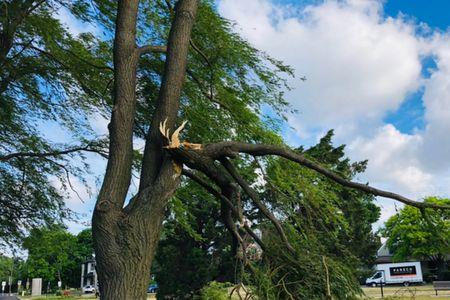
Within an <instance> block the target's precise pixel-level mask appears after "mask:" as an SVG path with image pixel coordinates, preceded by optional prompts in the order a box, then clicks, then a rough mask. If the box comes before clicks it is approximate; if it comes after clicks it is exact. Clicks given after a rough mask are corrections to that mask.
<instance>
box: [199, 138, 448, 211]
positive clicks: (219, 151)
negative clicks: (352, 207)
mask: <svg viewBox="0 0 450 300" xmlns="http://www.w3.org/2000/svg"><path fill="white" fill-rule="evenodd" d="M202 151H203V154H204V155H207V156H209V157H211V158H212V159H220V158H222V157H231V158H234V157H237V156H238V155H239V153H245V154H249V155H252V156H265V155H276V156H280V157H283V158H286V159H288V160H290V161H293V162H296V163H298V164H299V165H301V166H304V167H306V168H308V169H311V170H314V171H316V172H317V173H319V174H322V175H323V176H325V177H327V178H329V179H331V180H333V181H335V182H336V183H338V184H340V185H342V186H345V187H349V188H353V189H357V190H360V191H363V192H366V193H369V194H372V195H374V196H381V197H385V198H390V199H394V200H397V201H399V202H402V203H404V204H407V205H411V206H414V207H417V208H435V209H450V206H449V205H439V204H435V203H426V202H419V201H415V200H412V199H409V198H407V197H404V196H402V195H399V194H396V193H392V192H389V191H384V190H381V189H377V188H374V187H371V186H369V185H367V184H362V183H358V182H353V181H350V180H347V179H344V178H342V177H341V176H339V175H338V174H336V173H334V172H332V171H330V170H328V169H327V168H325V167H323V166H321V165H320V164H318V163H316V162H314V161H312V160H310V159H308V158H306V157H304V156H303V155H302V154H299V153H296V152H294V151H293V150H290V149H287V148H282V147H280V146H275V145H266V144H248V143H241V142H220V143H215V144H207V145H205V147H204V149H202Z"/></svg>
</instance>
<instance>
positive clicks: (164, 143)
mask: <svg viewBox="0 0 450 300" xmlns="http://www.w3.org/2000/svg"><path fill="white" fill-rule="evenodd" d="M55 4H57V5H66V7H67V8H68V9H70V10H72V12H73V13H74V14H75V15H77V16H78V17H80V18H82V19H84V20H89V19H91V18H96V20H97V21H98V24H99V26H101V28H104V29H105V30H106V31H107V32H108V30H111V31H114V37H113V43H112V46H113V47H112V48H113V51H112V56H113V59H112V63H111V64H109V55H108V53H109V52H108V49H109V47H108V44H107V41H106V42H105V43H102V42H100V41H98V40H96V39H95V38H94V37H92V35H83V36H82V37H79V38H78V39H75V40H74V39H71V38H68V37H69V34H68V33H64V34H61V32H60V31H53V30H51V28H53V27H50V26H48V24H54V25H55V18H53V13H54V11H53V10H52V9H51V8H52V7H54V6H52V5H55ZM71 4H73V5H71ZM90 5H93V7H91V6H90ZM12 11H15V13H14V14H11V12H12ZM0 12H1V16H2V22H3V23H2V27H1V28H0V29H1V30H2V33H1V34H2V35H1V42H0V48H1V49H0V63H2V64H9V65H8V68H2V69H0V70H1V71H3V70H6V71H5V72H4V73H2V74H1V76H2V77H1V80H2V83H4V85H5V86H6V89H5V91H4V92H3V93H2V94H1V97H2V98H1V101H2V106H1V107H2V110H3V108H8V109H7V110H4V111H2V113H3V114H5V115H6V116H7V118H6V119H5V120H7V121H5V122H3V121H2V131H3V132H6V133H7V135H2V138H3V137H5V136H6V137H9V138H8V139H5V140H2V144H1V146H2V153H1V155H0V161H1V162H2V165H1V167H2V172H1V174H2V175H3V174H6V175H7V177H8V178H9V179H8V178H6V179H2V182H8V187H9V190H8V192H7V193H6V196H2V197H11V199H9V198H0V200H2V202H4V203H5V204H10V203H15V202H14V201H17V199H19V201H18V202H16V203H15V205H16V206H14V205H12V206H11V207H12V209H11V211H12V212H16V213H17V212H21V205H22V206H23V205H24V204H28V203H33V202H32V201H34V200H35V199H39V201H38V202H37V203H44V202H45V201H47V202H50V204H53V206H51V208H52V207H53V208H54V207H57V208H58V207H59V208H61V200H60V198H59V201H58V198H57V196H56V194H57V193H56V191H55V189H54V188H53V190H49V187H52V185H51V184H50V178H49V176H50V175H52V174H55V173H57V174H62V176H64V175H65V174H66V171H70V170H68V168H69V167H70V165H68V164H67V162H68V161H67V160H65V159H64V156H63V155H67V154H71V153H77V152H79V151H97V147H96V146H98V143H94V144H93V143H92V142H91V141H86V139H81V141H82V142H83V143H80V144H78V145H77V146H70V147H69V145H55V144H53V143H49V142H48V141H46V140H45V139H44V138H43V137H41V136H39V135H38V133H37V132H36V129H35V128H36V126H35V125H36V124H35V123H33V122H32V121H33V120H35V118H36V117H42V119H44V120H47V119H54V120H57V121H58V122H59V124H60V125H61V124H63V125H67V126H66V128H69V129H71V130H73V132H75V133H76V134H75V136H77V137H80V136H81V137H84V136H85V135H86V132H85V131H84V127H83V123H86V122H79V121H82V120H83V117H85V116H87V115H89V113H90V112H91V111H92V110H96V109H98V108H99V107H100V108H103V107H105V110H107V111H109V110H110V111H111V121H110V124H109V126H108V128H109V151H108V154H107V158H108V163H107V169H106V172H105V175H104V180H103V184H102V187H101V190H100V193H99V195H98V200H97V203H96V205H95V209H94V214H93V222H92V223H93V235H94V247H95V249H96V254H97V256H96V257H97V263H98V265H97V268H98V273H99V281H100V290H101V293H102V298H104V299H121V300H123V299H125V300H126V299H133V300H134V299H145V298H146V294H145V291H146V286H147V283H148V277H149V276H148V275H149V272H150V266H151V265H152V260H153V256H154V254H155V250H156V247H157V244H158V240H159V236H160V232H161V228H162V222H163V219H164V217H165V209H166V206H167V203H168V201H169V199H170V198H171V197H172V196H173V195H174V193H175V191H176V190H177V188H178V186H179V184H180V182H181V179H182V176H181V175H182V174H184V175H185V177H183V180H184V178H186V177H187V178H190V179H191V180H194V181H196V182H197V183H198V184H199V185H200V186H202V187H203V188H205V189H206V190H207V191H208V192H209V193H211V194H212V195H214V197H215V198H217V199H218V201H219V203H220V215H221V221H222V222H223V224H224V225H225V227H226V228H227V230H228V231H229V232H230V234H232V235H233V240H234V241H235V243H236V244H237V245H238V247H239V248H242V249H241V250H242V251H241V252H244V253H245V247H246V245H248V242H247V241H245V240H244V239H243V238H242V236H243V234H244V232H245V235H248V236H251V237H252V238H253V239H254V240H255V241H256V242H257V243H258V244H260V247H261V248H262V249H267V247H266V246H265V245H264V243H263V241H261V239H259V238H258V236H257V235H255V234H254V232H253V231H252V228H251V226H250V225H249V223H248V222H246V219H247V215H248V214H249V213H250V212H249V211H248V210H247V207H246V206H243V205H242V204H243V203H244V201H242V199H241V194H242V195H243V197H247V198H248V201H249V202H251V203H252V204H253V206H252V210H254V209H256V210H258V211H259V213H260V215H262V216H264V218H266V219H268V220H269V222H270V224H271V226H273V228H274V229H272V231H273V232H274V233H276V235H277V236H278V237H279V239H278V241H279V246H280V248H279V249H281V250H282V251H283V253H289V255H291V257H294V258H295V257H298V256H299V255H300V253H299V251H298V250H296V249H297V248H296V247H294V246H295V245H294V246H293V245H292V244H293V242H294V241H295V236H294V238H289V237H290V236H291V232H288V234H287V233H286V230H285V226H284V225H283V223H284V222H285V220H283V222H279V221H278V220H277V218H276V216H277V215H276V214H274V213H273V212H272V211H271V207H267V206H266V205H265V201H264V200H263V199H262V198H261V197H260V196H261V195H260V194H259V193H258V191H256V190H255V189H254V188H253V186H251V185H250V184H249V183H248V181H247V179H249V178H248V176H242V175H241V174H242V171H243V170H242V169H243V168H242V166H241V165H240V164H239V163H240V162H241V161H243V160H244V161H245V160H246V159H247V160H248V158H249V157H252V156H253V157H256V156H266V155H275V156H280V157H283V158H285V159H288V160H291V161H293V162H295V163H297V164H299V165H302V166H304V167H306V168H310V169H312V170H314V171H316V172H319V173H320V174H322V175H323V176H325V177H328V178H329V179H331V180H334V181H336V182H337V183H339V184H341V185H344V186H347V187H351V188H356V189H359V190H362V191H364V192H368V193H372V194H374V195H379V196H385V197H389V198H393V199H397V200H399V201H402V202H404V203H407V204H411V205H414V206H417V207H437V206H439V205H435V204H433V203H421V202H415V201H413V200H410V199H407V198H405V197H402V196H400V195H396V194H393V193H389V192H385V191H381V190H378V189H375V188H371V187H369V186H367V185H366V184H359V183H352V182H350V181H348V178H345V176H344V177H342V176H340V175H338V174H336V173H335V172H333V171H330V170H328V169H327V168H325V167H323V166H321V165H320V164H318V163H316V162H314V161H313V160H310V159H307V158H305V156H304V155H303V154H302V153H298V152H296V151H292V150H290V149H288V148H287V147H286V146H285V145H284V144H283V142H282V141H281V140H280V139H279V138H278V137H277V135H276V134H272V133H270V131H269V130H268V129H270V128H274V127H275V128H276V125H277V124H276V123H273V122H272V121H274V120H273V119H268V120H261V118H260V117H261V114H260V112H261V109H262V108H264V109H267V106H270V107H271V108H272V110H273V111H274V112H275V113H278V116H282V115H283V112H284V111H285V110H286V109H288V107H287V106H286V102H285V101H284V100H283V97H282V93H281V92H280V88H281V87H282V85H283V80H282V79H281V78H280V73H283V72H284V73H287V74H290V73H291V70H290V69H289V68H287V67H285V66H284V65H282V64H281V63H280V62H278V61H276V60H274V59H272V58H270V57H267V56H266V55H265V54H264V53H261V52H259V51H257V50H256V49H254V48H252V47H251V46H250V45H248V44H247V43H246V42H245V41H243V40H242V39H241V38H240V37H239V36H238V35H236V34H235V33H233V30H232V27H231V25H230V23H228V22H227V21H225V20H223V19H222V18H220V17H219V16H218V14H217V13H216V11H215V9H214V3H213V2H210V1H198V0H179V1H176V3H175V5H173V3H172V1H169V0H168V1H162V0H154V1H149V0H142V1H139V0H122V1H118V2H117V3H116V2H115V1H106V0H94V1H86V2H84V1H75V2H73V1H67V2H66V1H56V0H55V1H42V0H41V1H33V0H13V1H7V2H6V5H3V6H1V8H0ZM34 16H36V18H34ZM42 16H44V17H45V18H42ZM26 20H31V23H27V22H25V21H26ZM36 20H37V21H36ZM17 24H23V26H18V25H17ZM56 25H58V24H57V22H56ZM57 28H60V27H58V26H57ZM19 29H22V31H19ZM27 30H28V31H27ZM18 32H25V33H26V34H25V35H23V36H19V34H18ZM11 33H12V34H11ZM34 36H36V37H37V38H36V39H34V38H33V37H34ZM58 39H59V40H60V42H59V43H55V40H56V41H58ZM105 39H106V40H107V39H108V34H106V37H105ZM24 43H25V44H24ZM12 45H14V46H12ZM2 49H3V50H2ZM4 53H5V54H4ZM73 54H75V55H73ZM59 55H61V56H59ZM22 58H24V59H22ZM36 58H38V59H39V60H36ZM29 61H31V63H30V62H29ZM27 62H28V63H27ZM14 63H16V65H14ZM27 66H28V68H25V69H24V68H23V67H27ZM41 67H44V68H43V69H42V70H41ZM35 69H36V70H35ZM17 70H25V71H24V72H20V74H17V72H16V71H17ZM111 70H112V72H111ZM17 75H20V76H17ZM186 75H187V76H186ZM22 79H23V80H22ZM110 79H112V84H111V85H109V84H108V83H109V82H110V81H111V80H110ZM186 79H187V80H186ZM21 80H22V81H21ZM185 81H186V82H185ZM46 83H49V85H48V87H47V86H46V85H45V84H46ZM110 87H111V89H110ZM0 91H1V90H0ZM109 91H111V94H109ZM55 97H56V98H55ZM3 103H5V105H3ZM97 111H98V110H97ZM101 111H102V112H104V110H103V109H101ZM5 112H6V113H5ZM2 120H3V118H2ZM182 120H188V121H189V125H188V127H187V129H186V130H185V131H183V132H181V129H182V128H181V127H180V128H179V129H178V130H177V131H175V128H176V127H177V126H176V125H177V124H178V125H180V124H181V121H182ZM23 124H24V125H23ZM79 124H82V125H81V126H77V125H79ZM183 125H184V123H183ZM80 127H81V128H80ZM24 130H25V131H24ZM180 136H182V137H183V138H185V139H187V140H189V141H193V142H197V143H201V144H190V143H180V141H179V137H180ZM137 139H143V140H144V142H145V149H144V153H143V154H142V153H140V152H139V151H134V149H133V141H136V140H137ZM232 140H235V141H239V142H233V141H232ZM94 146H95V147H94ZM103 154H104V153H103ZM105 156H106V155H105ZM238 158H240V159H238ZM24 163H26V164H28V165H27V166H28V168H25V167H23V164H24ZM244 165H246V164H245V163H244ZM55 168H56V171H55V170H54V169H55ZM29 170H32V171H33V172H34V174H37V175H35V176H34V177H32V176H30V175H29V174H30V172H31V171H29ZM75 170H76V169H75ZM133 170H140V174H139V175H138V177H139V179H140V181H139V187H138V191H137V192H136V193H135V194H134V195H130V194H129V192H130V183H131V178H132V173H133ZM58 172H60V173H58ZM42 175H44V177H42ZM36 176H41V177H39V178H38V179H40V180H34V178H35V177H36ZM22 178H25V179H27V180H29V179H33V182H32V183H28V182H27V181H24V180H23V179H22ZM7 179H8V180H7ZM24 183H26V184H24ZM41 187H46V190H43V191H41V192H40V193H36V192H35V189H36V188H41ZM16 194H18V195H19V196H22V197H27V198H30V199H31V200H30V202H27V201H21V199H22V198H21V197H15V196H11V195H16ZM39 195H43V196H39ZM244 195H245V196H244ZM37 196H39V197H37ZM55 199H56V200H57V201H56V202H55ZM55 203H56V204H55ZM40 207H41V206H40ZM28 211H30V212H35V211H36V210H35V209H33V207H31V209H30V208H28ZM51 211H53V210H51ZM39 216H41V215H38V216H37V217H36V215H31V217H30V218H28V219H26V218H25V217H24V216H23V215H19V216H17V217H16V219H17V220H19V221H20V222H16V223H15V224H26V223H24V221H23V220H33V221H34V222H36V220H40V219H39ZM44 216H45V215H44ZM50 219H52V218H50ZM41 220H46V218H44V217H42V218H41ZM34 224H35V223H28V226H32V225H34ZM238 225H239V226H238ZM12 228H13V229H14V230H15V231H18V230H17V228H14V226H12ZM19 229H23V228H19ZM272 231H268V232H272ZM238 253H239V252H238ZM238 253H237V254H238ZM241 258H245V255H244V257H242V256H241ZM243 265H244V267H245V266H246V264H245V263H244V264H243ZM324 283H325V281H324ZM323 291H325V289H323Z"/></svg>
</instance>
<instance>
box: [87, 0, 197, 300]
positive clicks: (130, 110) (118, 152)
mask: <svg viewBox="0 0 450 300" xmlns="http://www.w3.org/2000/svg"><path fill="white" fill-rule="evenodd" d="M197 5H198V0H180V1H178V2H177V5H176V9H175V16H174V20H173V23H172V27H171V30H170V33H169V41H168V45H167V55H166V64H165V70H164V76H163V79H162V83H161V89H160V93H159V97H158V100H157V108H156V112H155V114H154V116H153V118H152V124H153V125H152V126H151V129H150V131H149V134H148V136H147V140H146V146H145V150H146V151H145V155H144V159H143V161H142V170H141V182H140V187H139V192H138V194H137V195H136V196H135V197H133V198H132V199H131V200H130V202H129V203H128V204H127V205H126V206H125V207H124V203H125V198H126V195H127V192H128V188H129V185H130V181H131V168H132V154H133V126H134V118H135V105H136V103H135V102H136V100H135V99H136V72H137V67H138V61H139V56H140V55H141V53H142V48H139V47H138V46H137V45H136V22H137V12H138V7H139V0H127V1H125V0H123V1H119V5H118V14H117V18H116V32H115V38H114V89H113V90H114V93H113V100H114V107H113V110H112V117H111V123H110V124H109V126H108V128H109V131H110V145H109V158H108V165H107V167H106V173H105V177H104V181H103V184H102V188H101V190H100V193H99V196H98V199H97V203H96V205H95V209H94V215H93V219H92V229H93V230H92V234H93V238H94V248H95V253H96V261H97V271H98V279H99V288H100V297H101V299H104V300H141V299H142V300H144V299H146V298H147V293H146V292H147V286H148V283H149V281H150V268H151V265H152V261H153V257H154V255H155V252H156V247H157V245H158V240H159V236H160V232H161V228H162V222H163V219H164V210H165V207H166V204H167V201H168V200H169V199H170V197H172V195H173V193H174V192H175V190H176V188H177V186H178V184H179V181H180V179H179V177H180V175H181V168H180V166H179V165H178V164H176V163H175V162H174V161H173V160H172V158H171V157H170V156H169V155H167V154H166V153H165V152H164V149H163V145H164V143H163V142H164V141H163V140H162V138H161V133H160V132H159V130H158V127H159V123H160V122H163V121H164V120H167V125H168V128H173V127H174V125H175V121H176V116H177V112H178V107H179V100H180V96H181V90H182V86H183V83H184V79H185V73H186V64H187V53H188V49H189V41H190V35H191V30H192V27H193V24H194V20H195V13H196V11H197ZM147 48H148V47H147Z"/></svg>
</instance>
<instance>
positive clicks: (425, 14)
mask: <svg viewBox="0 0 450 300" xmlns="http://www.w3.org/2000/svg"><path fill="white" fill-rule="evenodd" d="M218 7H219V11H220V12H221V13H222V14H223V15H224V16H225V17H227V18H229V19H232V20H234V21H235V22H236V23H237V24H238V25H237V26H236V30H237V31H238V32H240V33H241V34H242V35H243V36H244V37H245V38H247V39H248V40H249V41H250V42H251V43H252V44H253V45H255V46H256V47H257V48H259V49H262V50H264V51H266V52H267V53H269V54H270V55H272V56H275V57H276V58H279V59H282V60H283V61H284V62H285V63H287V64H289V65H291V66H293V67H294V69H295V70H296V74H297V78H298V77H300V76H306V77H307V79H308V80H307V81H306V82H304V83H303V82H301V81H300V80H298V79H294V80H292V81H291V84H292V87H293V90H292V91H291V92H288V93H287V94H286V95H287V99H288V101H289V102H290V103H291V105H293V106H294V107H295V108H296V109H298V110H299V111H300V113H299V114H297V115H291V116H289V124H287V125H286V128H289V127H292V128H293V130H290V129H286V130H285V131H284V135H285V138H286V140H287V141H288V142H289V143H290V144H292V145H296V146H297V145H300V144H303V145H305V144H306V145H311V144H314V143H315V142H316V141H317V140H318V139H319V138H320V137H321V136H322V135H323V134H324V133H325V132H326V131H327V130H329V129H334V130H335V133H336V136H335V142H336V143H337V144H341V143H344V144H346V145H347V153H348V155H349V156H350V158H352V159H353V160H363V159H368V160H369V165H368V169H367V172H366V173H365V174H364V175H361V176H360V178H358V179H359V180H360V181H363V182H370V183H371V184H372V185H374V186H377V187H380V188H385V189H388V190H394V191H397V192H399V193H402V194H404V195H406V196H409V197H411V198H414V199H417V200H420V199H423V198H424V197H426V196H429V195H437V196H442V197H449V196H450V188H449V186H450V163H449V161H450V142H447V140H449V139H448V138H447V133H448V132H450V121H449V120H450V71H449V70H450V36H449V31H448V29H447V28H448V27H449V25H450V23H449V22H450V1H443V0H442V1H437V0H435V1H433V0H431V1H419V0H416V1H411V0H390V1H376V0H374V1H371V0H346V1H344V0H343V1H332V0H330V1H315V0H307V1H306V0H305V1H293V0H248V1H245V2H242V1H239V0H221V1H219V6H218ZM379 205H380V206H381V207H382V220H381V221H380V222H379V223H378V224H377V225H380V224H381V223H382V222H383V221H384V220H386V218H388V217H389V216H390V215H392V214H393V213H394V212H395V207H394V202H393V201H390V200H384V199H380V200H379Z"/></svg>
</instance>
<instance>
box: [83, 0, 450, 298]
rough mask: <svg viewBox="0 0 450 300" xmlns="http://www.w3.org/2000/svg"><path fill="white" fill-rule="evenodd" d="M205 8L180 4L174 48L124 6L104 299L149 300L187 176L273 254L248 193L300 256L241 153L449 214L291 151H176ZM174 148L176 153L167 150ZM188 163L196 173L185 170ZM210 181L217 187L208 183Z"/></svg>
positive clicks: (236, 231)
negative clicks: (136, 141)
mask: <svg viewBox="0 0 450 300" xmlns="http://www.w3.org/2000/svg"><path fill="white" fill-rule="evenodd" d="M197 6H198V0H179V1H178V2H177V4H176V7H175V14H174V16H173V21H172V26H171V30H170V34H169V39H168V43H167V47H166V46H154V45H146V46H142V47H138V46H137V45H136V23H137V20H136V19H137V15H138V7H139V0H122V1H119V3H118V12H117V18H116V31H115V39H114V53H113V54H114V92H113V100H114V106H113V110H112V117H111V123H110V124H109V131H110V145H109V156H108V164H107V169H106V173H105V176H104V181H103V184H102V188H101V190H100V193H99V196H98V199H97V203H96V205H95V209H94V214H93V220H92V227H93V236H94V247H95V252H96V260H97V270H98V279H99V284H100V293H101V298H102V299H106V300H140V299H146V288H147V284H148V280H149V275H150V267H151V264H152V260H153V256H154V254H155V250H156V247H157V244H158V239H159V235H160V231H161V227H162V221H163V217H164V209H165V207H166V204H167V201H168V200H169V198H170V197H171V196H172V195H173V193H174V192H175V190H176V188H177V186H178V184H179V181H180V176H181V172H182V171H183V174H184V175H186V176H188V177H189V178H191V179H192V180H195V181H196V182H198V183H199V184H200V185H201V186H203V187H204V188H205V189H206V190H207V191H209V192H210V193H212V194H213V195H214V196H216V197H217V198H218V200H219V201H221V208H222V212H221V213H222V216H223V222H224V224H226V226H227V228H228V229H229V231H230V233H231V234H232V235H233V236H234V237H235V239H236V240H237V241H239V242H241V241H242V238H241V236H240V232H243V231H245V232H247V233H248V234H249V235H250V236H252V237H253V239H254V240H255V241H256V242H257V243H258V244H260V245H261V247H262V249H265V247H264V245H263V243H262V241H261V240H260V239H259V238H258V237H257V235H255V234H254V233H253V232H252V230H251V229H250V227H249V226H248V224H247V223H246V221H245V216H244V215H243V209H242V205H241V201H240V192H241V191H243V192H245V193H247V194H248V196H249V197H250V199H251V200H252V201H253V202H254V203H255V205H256V206H257V207H258V208H259V209H260V210H261V212H263V214H264V215H265V216H266V217H267V218H268V219H269V220H270V221H271V222H272V223H273V225H274V226H275V228H276V229H277V232H278V234H279V235H280V237H281V240H282V241H283V242H284V244H285V246H286V249H287V250H289V251H295V250H294V249H293V248H292V247H291V245H290V244H289V241H288V240H287V238H286V235H285V234H284V231H283V228H282V226H281V225H280V223H279V222H278V220H277V219H276V218H275V216H274V215H273V214H272V213H271V211H270V210H269V209H268V208H267V207H265V206H264V203H262V202H261V201H260V200H259V199H258V194H257V193H256V192H255V191H254V190H253V189H252V188H251V186H250V185H249V184H248V183H246V182H245V181H244V179H243V178H242V177H241V176H240V175H239V174H238V170H237V169H235V168H234V166H233V164H232V163H231V162H230V161H229V160H230V159H234V158H236V157H238V156H239V155H240V154H241V153H243V154H247V155H251V156H261V155H277V156H280V157H283V158H286V159H289V160H291V161H294V162H297V163H298V164H299V165H301V166H304V167H307V168H310V169H313V170H315V171H317V172H318V173H320V174H322V175H324V176H326V177H328V178H330V179H332V180H334V181H336V182H337V183H339V184H341V185H344V186H347V187H351V188H356V189H359V190H362V191H365V192H368V193H372V194H374V195H379V196H383V197H388V198H392V199H396V200H398V201H401V202H403V203H406V204H409V205H414V206H416V207H418V208H421V209H423V208H426V207H435V208H443V207H442V206H438V205H433V204H429V203H421V202H416V201H413V200H410V199H408V198H405V197H402V196H400V195H397V194H394V193H389V192H386V191H382V190H379V189H375V188H372V187H370V186H368V185H365V184H360V183H354V182H350V181H347V180H345V179H342V178H341V177H339V176H338V175H336V174H334V173H333V172H331V171H329V170H327V169H325V168H323V167H321V166H320V165H318V164H316V163H314V162H312V161H309V160H308V159H306V158H304V157H303V156H301V155H300V154H298V153H296V152H294V151H291V150H289V149H286V148H281V147H277V146H271V145H252V144H246V143H237V142H222V143H216V144H209V145H204V146H202V147H197V148H195V149H194V148H190V147H188V146H186V147H183V146H181V147H170V137H169V136H167V135H166V134H165V133H164V135H163V134H161V132H160V131H159V125H160V124H161V123H163V122H164V124H165V126H166V128H169V129H172V131H173V129H174V127H175V123H176V118H177V113H178V110H179V106H180V97H181V91H182V88H183V83H184V80H185V75H186V65H187V54H188V50H189V45H190V36H191V31H192V27H193V24H194V21H195V15H196V12H197ZM151 51H153V52H166V63H165V69H164V75H163V78H162V81H161V87H160V91H159V95H158V99H157V101H156V109H155V113H154V115H153V117H152V120H151V122H150V125H151V126H150V130H149V132H148V133H147V137H146V145H145V150H144V157H143V159H142V169H141V176H140V186H139V191H138V193H137V195H136V196H134V197H133V198H132V199H131V200H130V201H129V203H128V204H127V205H125V202H126V197H127V193H128V189H129V186H130V181H131V168H132V151H133V126H134V117H135V116H134V114H135V105H136V103H135V102H136V99H135V98H136V71H137V66H138V61H139V57H140V56H141V55H142V54H144V53H147V52H151ZM168 142H169V147H167V148H165V147H164V146H166V145H167V144H168ZM185 145H187V144H185ZM191 145H192V144H191ZM183 164H184V165H186V166H187V167H189V168H190V169H192V170H196V172H192V171H190V170H186V169H185V170H183V169H182V166H183ZM198 174H202V175H201V176H198ZM205 177H207V178H208V179H209V181H206V180H204V178H205ZM211 183H212V184H214V185H215V186H212V185H211ZM445 208H449V207H445ZM235 220H237V221H239V223H240V228H237V227H236V222H235ZM241 243H242V242H241Z"/></svg>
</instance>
